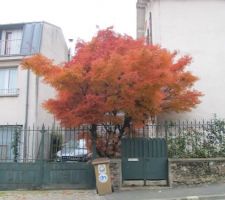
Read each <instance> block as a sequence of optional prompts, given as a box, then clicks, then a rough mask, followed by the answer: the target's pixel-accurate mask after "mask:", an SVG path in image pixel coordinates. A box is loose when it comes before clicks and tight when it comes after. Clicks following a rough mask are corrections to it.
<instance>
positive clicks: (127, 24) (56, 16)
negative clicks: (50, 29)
mask: <svg viewBox="0 0 225 200" xmlns="http://www.w3.org/2000/svg"><path fill="white" fill-rule="evenodd" d="M31 21H47V22H49V23H52V24H55V25H57V26H59V27H61V28H62V30H63V33H64V35H65V38H66V40H68V39H69V38H73V39H74V40H75V41H76V40H77V39H78V38H81V39H84V40H86V41H87V40H90V38H91V37H92V36H93V35H94V34H95V33H96V31H97V29H96V26H97V25H98V26H99V27H100V28H101V29H102V28H105V27H109V26H114V29H115V30H116V31H117V32H120V33H126V34H128V35H130V36H133V37H136V0H3V1H2V2H1V11H0V24H8V23H17V22H31Z"/></svg>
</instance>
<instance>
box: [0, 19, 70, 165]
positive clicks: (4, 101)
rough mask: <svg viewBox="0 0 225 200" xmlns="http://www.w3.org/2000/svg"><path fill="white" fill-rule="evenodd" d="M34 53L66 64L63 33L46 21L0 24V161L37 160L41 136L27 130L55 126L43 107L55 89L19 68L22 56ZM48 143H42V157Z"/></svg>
mask: <svg viewBox="0 0 225 200" xmlns="http://www.w3.org/2000/svg"><path fill="white" fill-rule="evenodd" d="M36 53H41V54H43V55H44V56H46V57H48V58H50V59H53V60H54V62H55V63H57V64H58V63H62V62H65V61H67V59H68V48H67V45H66V42H65V39H64V36H63V33H62V30H61V29H60V28H59V27H57V26H55V25H52V24H49V23H46V22H33V23H20V24H5V25H0V162H1V161H4V162H7V161H9V162H12V161H15V162H16V161H18V160H19V159H20V160H23V159H25V161H27V160H31V159H36V158H37V157H38V156H39V155H40V141H41V138H43V137H42V135H41V133H40V131H35V130H36V129H35V130H33V129H31V131H29V127H30V126H31V128H32V127H37V126H39V127H40V126H41V125H42V124H43V123H44V124H45V125H47V126H50V125H52V124H53V123H54V117H53V115H51V114H49V113H48V112H47V111H46V110H45V109H44V108H43V107H42V103H43V102H44V101H45V100H47V99H48V98H50V97H54V94H55V92H54V90H53V89H52V88H50V87H49V86H47V85H46V84H44V83H43V82H42V81H41V79H40V78H38V77H37V76H36V75H35V74H33V73H32V72H31V71H30V70H22V69H21V67H20V62H21V60H22V59H23V58H24V57H26V56H30V55H33V54H36ZM21 130H26V131H23V132H21ZM49 136H50V135H48V137H49ZM50 142H51V141H50V140H47V142H46V143H45V145H46V144H47V145H46V146H47V147H48V149H45V157H46V156H48V152H47V151H48V150H49V148H50V147H49V146H50V144H49V143H50Z"/></svg>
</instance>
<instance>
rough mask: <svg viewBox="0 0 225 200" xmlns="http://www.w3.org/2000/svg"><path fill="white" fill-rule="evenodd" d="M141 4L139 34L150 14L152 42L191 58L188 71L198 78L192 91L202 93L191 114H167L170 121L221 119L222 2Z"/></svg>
mask: <svg viewBox="0 0 225 200" xmlns="http://www.w3.org/2000/svg"><path fill="white" fill-rule="evenodd" d="M144 2H145V7H144V8H145V9H144V12H145V13H144V15H145V22H144V24H145V25H144V26H143V32H145V33H146V30H147V28H148V26H149V13H150V12H151V15H152V41H153V43H154V44H159V45H161V46H162V47H165V48H168V49H169V50H171V51H174V50H179V52H180V53H181V55H183V54H188V55H191V56H192V57H193V62H192V64H191V66H190V67H189V68H188V70H189V71H191V72H193V73H194V74H195V75H197V76H198V77H199V79H200V80H199V81H198V82H197V83H196V85H195V86H194V88H196V89H198V90H200V91H202V92H203V93H204V96H203V97H202V98H201V100H202V103H201V104H200V105H198V106H197V108H196V109H193V110H192V112H188V113H183V114H179V115H176V114H174V115H170V118H171V116H173V118H174V119H211V118H212V117H213V114H214V113H216V114H217V115H218V117H220V118H225V95H224V94H223V90H224V89H225V78H224V77H225V56H224V55H225V37H224V35H225V20H224V19H225V1H221V0H194V1H192V0H146V1H145V0H144ZM137 14H138V12H137ZM142 14H143V13H142ZM138 19H140V14H139V15H138ZM139 32H140V30H139ZM139 37H140V35H139Z"/></svg>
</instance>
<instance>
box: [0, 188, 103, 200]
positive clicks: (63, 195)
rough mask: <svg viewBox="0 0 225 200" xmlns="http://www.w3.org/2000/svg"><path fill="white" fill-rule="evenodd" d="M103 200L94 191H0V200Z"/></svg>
mask: <svg viewBox="0 0 225 200" xmlns="http://www.w3.org/2000/svg"><path fill="white" fill-rule="evenodd" d="M87 199H91V200H104V197H103V196H102V197H101V196H98V195H97V194H96V192H95V190H39V191H1V192H0V200H87Z"/></svg>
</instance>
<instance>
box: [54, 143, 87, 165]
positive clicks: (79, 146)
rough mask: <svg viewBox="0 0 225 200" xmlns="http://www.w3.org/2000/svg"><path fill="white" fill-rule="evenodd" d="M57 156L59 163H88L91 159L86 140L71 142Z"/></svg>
mask: <svg viewBox="0 0 225 200" xmlns="http://www.w3.org/2000/svg"><path fill="white" fill-rule="evenodd" d="M56 155H57V161H87V160H88V159H89V157H90V156H89V154H88V150H87V147H86V142H85V140H84V139H80V140H69V141H68V142H67V143H65V144H63V145H62V149H61V150H60V151H58V152H57V153H56Z"/></svg>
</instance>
